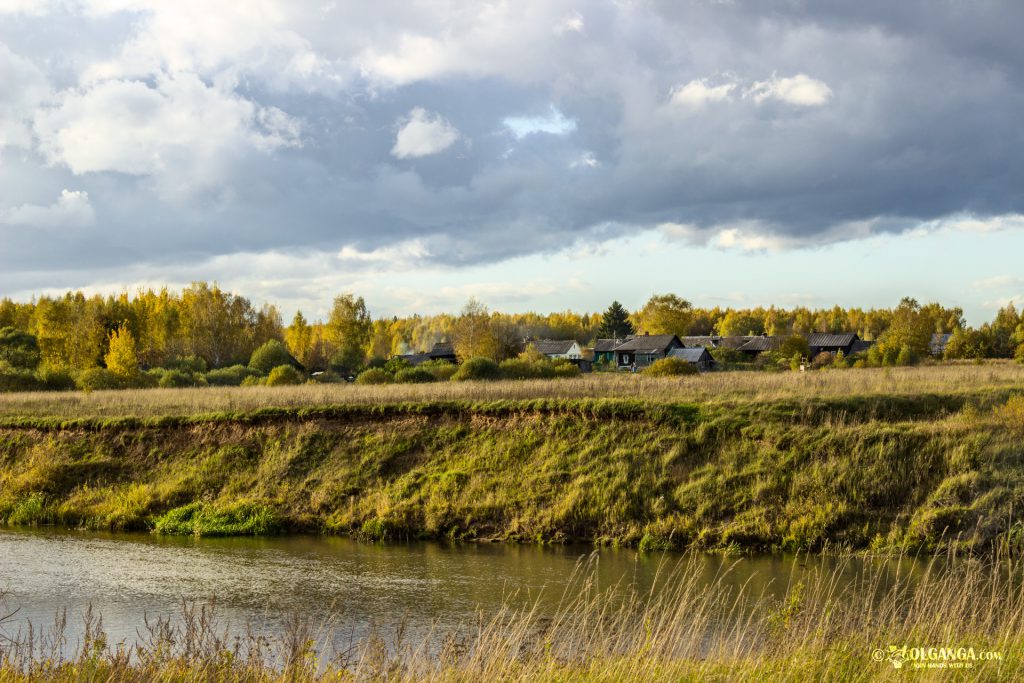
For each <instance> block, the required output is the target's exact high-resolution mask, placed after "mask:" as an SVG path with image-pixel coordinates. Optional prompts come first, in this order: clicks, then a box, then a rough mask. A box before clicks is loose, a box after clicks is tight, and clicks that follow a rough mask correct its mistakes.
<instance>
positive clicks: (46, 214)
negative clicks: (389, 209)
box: [0, 190, 96, 229]
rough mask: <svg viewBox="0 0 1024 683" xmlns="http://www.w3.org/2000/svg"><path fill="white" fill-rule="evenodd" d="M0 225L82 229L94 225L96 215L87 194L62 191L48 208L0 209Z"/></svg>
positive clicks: (22, 207) (26, 206)
mask: <svg viewBox="0 0 1024 683" xmlns="http://www.w3.org/2000/svg"><path fill="white" fill-rule="evenodd" d="M0 223H6V224H8V225H18V226H26V227H30V228H44V229H49V228H53V229H58V228H84V227H90V226H92V225H95V224H96V213H95V212H94V211H93V208H92V204H90V203H89V194H88V193H87V192H83V191H80V190H62V191H61V193H60V196H59V197H58V198H57V201H56V202H54V203H53V204H50V205H48V206H40V205H38V204H21V205H19V206H15V207H12V208H10V209H7V210H3V209H0Z"/></svg>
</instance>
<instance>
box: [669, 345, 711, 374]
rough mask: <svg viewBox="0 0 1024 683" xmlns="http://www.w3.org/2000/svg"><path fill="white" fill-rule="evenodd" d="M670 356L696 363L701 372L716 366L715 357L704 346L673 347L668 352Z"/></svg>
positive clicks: (691, 363)
mask: <svg viewBox="0 0 1024 683" xmlns="http://www.w3.org/2000/svg"><path fill="white" fill-rule="evenodd" d="M668 355H669V357H670V358H681V359H683V360H685V361H686V362H687V363H689V364H690V365H695V366H696V367H697V369H698V370H700V371H701V372H706V371H708V370H710V369H712V368H713V367H714V366H715V359H714V358H712V357H711V354H710V353H709V352H708V350H707V349H706V348H705V347H703V346H697V347H695V348H685V349H672V350H671V351H669V353H668Z"/></svg>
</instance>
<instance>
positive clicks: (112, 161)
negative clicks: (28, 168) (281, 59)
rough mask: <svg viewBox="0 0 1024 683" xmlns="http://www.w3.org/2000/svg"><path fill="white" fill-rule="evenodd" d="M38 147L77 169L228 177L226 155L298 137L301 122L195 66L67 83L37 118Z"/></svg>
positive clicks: (291, 142)
mask: <svg viewBox="0 0 1024 683" xmlns="http://www.w3.org/2000/svg"><path fill="white" fill-rule="evenodd" d="M35 127H36V131H37V132H38V134H39V137H40V141H41V142H40V151H41V152H42V153H43V154H44V155H45V156H46V158H47V159H48V160H49V162H50V163H53V164H57V163H59V164H64V165H66V166H67V167H68V168H69V169H71V171H72V172H73V173H75V174H76V175H81V174H85V173H93V172H102V171H115V172H118V173H126V174H131V175H159V174H162V173H164V172H167V171H171V172H174V173H175V175H176V176H177V179H178V180H179V181H181V182H184V183H186V184H193V183H194V184H198V185H200V186H203V185H207V184H210V183H216V182H218V181H220V180H222V179H223V178H222V174H223V170H224V165H223V162H224V160H225V156H227V155H230V154H232V153H233V152H235V151H236V150H238V149H239V148H243V147H249V148H253V149H257V150H260V151H264V152H270V151H273V150H275V149H278V148H280V147H288V146H295V145H298V144H299V124H298V122H297V121H296V120H295V119H293V118H292V117H290V116H288V115H287V114H285V113H284V112H282V111H281V110H279V109H277V108H275V107H261V106H257V105H255V104H253V103H252V102H250V101H249V100H246V99H244V98H242V97H240V96H238V95H237V94H235V93H233V92H225V91H223V90H221V89H218V88H216V87H211V86H208V85H207V84H205V83H203V82H202V81H201V80H200V79H199V78H197V77H196V76H194V75H189V74H175V75H169V76H162V77H160V78H159V80H158V81H157V82H156V83H155V84H152V85H151V84H149V83H145V82H142V81H123V80H109V81H102V82H100V83H96V84H92V85H89V86H87V87H85V88H80V89H74V90H68V91H65V92H63V93H62V94H61V95H60V97H59V98H58V99H57V101H56V103H55V106H53V107H49V108H45V109H42V110H40V111H39V112H38V114H37V116H36V121H35Z"/></svg>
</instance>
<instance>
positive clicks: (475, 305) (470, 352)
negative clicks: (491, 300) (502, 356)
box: [452, 298, 498, 361]
mask: <svg viewBox="0 0 1024 683" xmlns="http://www.w3.org/2000/svg"><path fill="white" fill-rule="evenodd" d="M452 346H453V347H454V349H455V355H456V356H458V358H459V360H463V361H464V360H466V359H468V358H476V357H483V358H490V359H492V360H494V359H496V358H497V356H498V339H497V337H496V336H495V333H494V329H493V327H492V325H491V315H490V312H489V311H488V310H487V306H485V305H484V304H482V303H481V302H480V301H478V300H477V299H476V298H470V299H469V301H467V302H466V305H465V306H463V307H462V312H461V313H460V314H459V317H458V318H456V320H455V324H454V325H452Z"/></svg>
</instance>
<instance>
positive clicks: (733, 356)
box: [710, 346, 748, 365]
mask: <svg viewBox="0 0 1024 683" xmlns="http://www.w3.org/2000/svg"><path fill="white" fill-rule="evenodd" d="M710 353H711V357H712V358H714V359H715V362H716V363H718V364H719V365H734V364H736V363H746V362H748V360H747V357H746V356H745V355H744V354H743V352H741V351H737V350H736V349H729V348H726V347H724V346H719V347H718V348H717V349H711V352H710Z"/></svg>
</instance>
